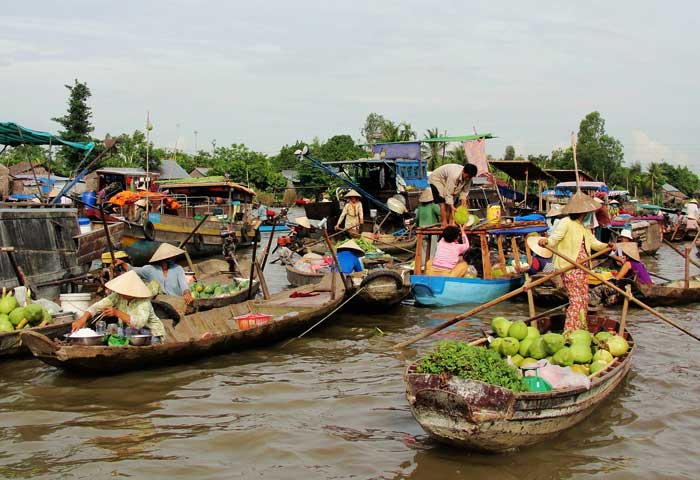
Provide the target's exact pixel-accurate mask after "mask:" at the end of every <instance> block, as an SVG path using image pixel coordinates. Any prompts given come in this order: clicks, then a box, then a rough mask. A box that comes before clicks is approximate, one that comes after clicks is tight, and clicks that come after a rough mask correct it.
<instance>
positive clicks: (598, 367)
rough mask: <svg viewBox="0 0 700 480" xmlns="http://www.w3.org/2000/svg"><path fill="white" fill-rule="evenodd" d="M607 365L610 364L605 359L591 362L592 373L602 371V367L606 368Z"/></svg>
mask: <svg viewBox="0 0 700 480" xmlns="http://www.w3.org/2000/svg"><path fill="white" fill-rule="evenodd" d="M607 366H608V364H607V363H605V362H604V361H603V360H597V361H595V362H593V363H591V375H592V374H594V373H596V372H599V371H601V370H602V369H604V368H605V367H607Z"/></svg>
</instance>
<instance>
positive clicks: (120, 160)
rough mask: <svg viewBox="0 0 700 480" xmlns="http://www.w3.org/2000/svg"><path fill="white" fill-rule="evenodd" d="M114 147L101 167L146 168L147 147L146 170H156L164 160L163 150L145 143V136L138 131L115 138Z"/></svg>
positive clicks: (165, 156)
mask: <svg viewBox="0 0 700 480" xmlns="http://www.w3.org/2000/svg"><path fill="white" fill-rule="evenodd" d="M115 140H116V145H115V146H114V150H113V152H112V154H111V155H110V156H109V157H107V159H106V160H105V161H104V162H103V165H105V166H110V167H140V168H144V169H145V168H146V150H147V147H148V168H149V169H150V170H154V169H157V168H158V167H159V166H160V162H161V160H165V159H166V158H168V157H167V153H166V152H165V151H164V150H163V149H156V148H154V146H153V142H151V144H150V146H148V145H147V142H146V134H145V133H143V132H142V131H140V130H134V133H132V134H131V135H129V134H128V133H122V134H121V135H119V136H117V137H115Z"/></svg>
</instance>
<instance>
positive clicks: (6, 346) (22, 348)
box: [0, 315, 73, 358]
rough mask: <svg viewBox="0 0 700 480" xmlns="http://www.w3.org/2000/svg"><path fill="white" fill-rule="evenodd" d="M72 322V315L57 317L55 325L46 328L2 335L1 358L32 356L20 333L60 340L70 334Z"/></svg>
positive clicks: (0, 339) (0, 342)
mask: <svg viewBox="0 0 700 480" xmlns="http://www.w3.org/2000/svg"><path fill="white" fill-rule="evenodd" d="M72 321H73V316H72V315H62V316H60V317H59V316H57V317H56V318H55V320H54V323H51V324H50V325H46V326H44V327H32V328H26V329H22V330H15V331H14V332H4V333H0V358H7V357H18V356H26V355H31V352H30V351H29V349H28V348H27V347H26V345H24V344H23V343H22V340H21V338H20V333H23V332H37V333H39V334H41V335H44V336H45V337H47V338H51V339H54V338H60V337H63V335H65V334H66V333H68V332H70V329H71V322H72Z"/></svg>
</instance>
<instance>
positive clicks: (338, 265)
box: [323, 229, 350, 299]
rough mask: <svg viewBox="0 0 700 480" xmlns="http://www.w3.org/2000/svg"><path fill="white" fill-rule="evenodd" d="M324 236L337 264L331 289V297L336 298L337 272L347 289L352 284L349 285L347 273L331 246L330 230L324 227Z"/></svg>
mask: <svg viewBox="0 0 700 480" xmlns="http://www.w3.org/2000/svg"><path fill="white" fill-rule="evenodd" d="M323 237H324V240H326V245H327V246H328V248H330V249H331V256H332V257H333V263H334V264H335V272H333V276H332V277H331V289H332V290H333V291H332V292H331V298H333V299H334V298H335V274H336V272H337V273H338V274H339V275H340V279H341V280H342V281H343V285H344V286H345V290H349V289H350V285H348V281H347V279H346V278H345V274H343V272H342V270H340V263H339V262H338V255H336V252H335V249H334V248H333V247H332V246H331V240H330V237H329V236H328V230H326V229H323Z"/></svg>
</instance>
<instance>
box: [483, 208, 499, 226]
mask: <svg viewBox="0 0 700 480" xmlns="http://www.w3.org/2000/svg"><path fill="white" fill-rule="evenodd" d="M500 221H501V206H500V205H489V208H487V209H486V223H499V222H500Z"/></svg>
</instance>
